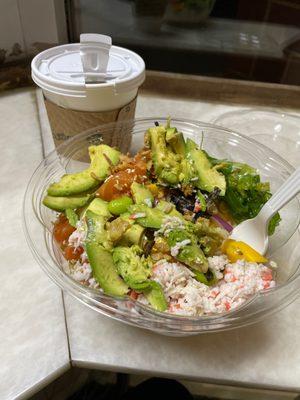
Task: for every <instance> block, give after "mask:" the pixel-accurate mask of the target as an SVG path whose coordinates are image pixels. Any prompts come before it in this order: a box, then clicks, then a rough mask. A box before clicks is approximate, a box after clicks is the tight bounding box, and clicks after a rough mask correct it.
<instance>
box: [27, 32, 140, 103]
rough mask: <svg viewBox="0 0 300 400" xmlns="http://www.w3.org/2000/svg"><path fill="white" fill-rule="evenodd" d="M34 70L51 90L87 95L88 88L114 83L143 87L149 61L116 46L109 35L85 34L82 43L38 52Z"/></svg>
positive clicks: (129, 87)
mask: <svg viewBox="0 0 300 400" xmlns="http://www.w3.org/2000/svg"><path fill="white" fill-rule="evenodd" d="M31 74H32V79H33V81H34V82H35V83H36V84H37V85H38V86H40V87H41V88H42V89H44V90H47V91H49V92H51V93H55V94H60V95H63V96H72V97H73V96H75V97H85V96H86V90H87V89H95V90H97V89H98V90H99V89H100V88H101V87H107V86H111V87H113V88H114V90H115V92H116V93H124V92H128V91H131V90H133V89H135V88H137V87H139V86H140V85H141V84H142V83H143V81H144V80H145V63H144V61H143V59H142V58H141V57H140V56H139V55H138V54H136V53H134V52H133V51H131V50H128V49H124V48H122V47H117V46H112V45H111V38H110V37H109V36H105V35H98V34H82V35H80V43H74V44H66V45H62V46H57V47H52V48H50V49H48V50H45V51H43V52H41V53H39V54H38V55H37V56H35V57H34V59H33V60H32V63H31Z"/></svg>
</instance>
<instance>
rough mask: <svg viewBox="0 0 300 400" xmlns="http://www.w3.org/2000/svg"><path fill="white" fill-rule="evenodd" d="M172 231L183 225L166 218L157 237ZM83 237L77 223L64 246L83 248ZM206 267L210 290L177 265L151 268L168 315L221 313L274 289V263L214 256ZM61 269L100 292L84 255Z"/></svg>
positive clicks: (175, 251) (82, 228)
mask: <svg viewBox="0 0 300 400" xmlns="http://www.w3.org/2000/svg"><path fill="white" fill-rule="evenodd" d="M144 216H145V213H136V214H135V215H134V217H135V218H142V217H144ZM174 228H176V229H184V224H183V222H182V221H181V220H180V218H178V217H167V218H165V219H164V221H163V224H162V227H161V228H160V230H159V231H157V233H158V234H160V235H164V236H167V235H168V234H169V232H170V231H171V230H172V229H174ZM85 237H86V232H85V226H84V225H83V223H82V222H79V223H78V224H77V229H76V230H75V231H74V232H73V233H72V234H71V236H70V237H69V241H68V243H69V245H72V246H74V247H75V248H78V247H84V241H85ZM189 243H190V240H188V239H186V240H183V241H182V242H178V243H176V245H175V246H173V247H172V248H171V255H172V256H173V257H174V256H176V255H177V254H178V252H179V250H180V249H181V248H182V247H184V246H186V245H187V244H189ZM208 263H209V269H210V270H211V271H212V272H213V274H214V275H215V277H216V278H217V279H218V282H217V283H216V284H215V285H214V286H211V287H210V286H207V285H205V284H203V283H201V282H198V281H197V280H196V279H195V274H194V273H193V272H192V271H191V270H190V269H189V268H187V267H186V266H184V265H183V264H181V263H179V262H167V261H166V260H165V259H162V260H160V261H158V262H157V263H156V264H155V265H154V267H153V269H152V277H151V278H152V279H153V280H155V281H156V282H158V283H159V284H160V285H161V286H162V288H163V291H164V295H165V297H166V299H167V302H168V310H167V311H168V312H169V313H173V314H178V315H187V316H201V315H211V314H218V313H224V312H226V311H230V310H234V309H235V308H237V307H239V306H240V305H242V304H243V303H244V302H245V301H246V300H247V299H249V298H250V297H251V296H253V295H254V294H256V293H258V292H260V291H262V290H266V289H270V288H272V287H274V286H275V281H274V276H273V269H276V267H277V265H276V263H275V262H274V261H271V262H270V264H269V266H266V265H264V264H257V263H254V262H247V261H244V260H238V261H237V262H236V263H230V262H229V260H228V258H227V257H226V256H225V255H215V256H213V257H209V258H208ZM64 269H65V271H66V272H67V273H68V274H69V275H70V276H71V277H72V278H73V279H74V280H76V281H78V282H80V283H82V284H84V285H86V286H89V287H91V288H94V289H99V290H101V289H100V287H99V284H98V283H97V281H96V280H95V278H94V277H93V274H92V269H91V266H90V264H89V261H88V257H87V254H86V252H85V251H84V252H83V253H82V254H81V256H80V259H79V260H78V261H77V262H76V263H72V262H70V263H67V262H66V265H65V266H64ZM137 300H138V301H140V302H142V303H143V304H148V302H147V299H146V298H145V296H144V295H143V294H139V295H138V298H137Z"/></svg>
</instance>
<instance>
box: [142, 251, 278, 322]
mask: <svg viewBox="0 0 300 400" xmlns="http://www.w3.org/2000/svg"><path fill="white" fill-rule="evenodd" d="M208 261H209V267H210V269H211V270H212V271H213V272H214V273H215V274H219V275H218V279H220V280H219V282H218V283H217V284H216V285H214V286H212V287H209V286H207V285H205V284H203V283H200V282H198V281H197V280H196V279H194V274H193V272H192V271H190V270H189V269H188V268H187V267H185V266H184V265H182V264H180V263H177V262H176V263H169V262H166V261H161V262H159V263H157V264H156V265H155V266H154V268H153V275H152V279H154V280H155V281H156V282H158V283H160V284H161V286H162V287H163V290H164V294H165V296H166V298H167V301H168V303H169V308H168V312H170V313H174V314H180V315H190V316H196V315H210V314H218V313H223V312H226V311H230V310H233V309H235V308H236V307H238V306H240V305H241V304H243V303H244V302H245V301H246V300H247V299H249V298H250V297H251V296H253V295H254V294H255V293H258V292H260V291H261V290H264V289H269V288H272V287H274V286H275V281H274V278H273V272H272V270H271V269H270V268H269V267H267V266H265V265H263V264H257V263H252V262H247V261H244V260H239V261H237V262H236V263H230V262H229V260H228V259H227V258H226V256H224V255H220V256H214V257H209V258H208ZM140 300H142V301H143V302H145V300H144V299H143V295H140V296H139V301H140Z"/></svg>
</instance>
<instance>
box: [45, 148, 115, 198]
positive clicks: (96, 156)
mask: <svg viewBox="0 0 300 400" xmlns="http://www.w3.org/2000/svg"><path fill="white" fill-rule="evenodd" d="M89 155H90V159H91V164H90V166H89V168H87V169H85V170H84V171H81V172H77V173H74V174H66V175H63V176H62V177H61V179H60V181H59V182H56V183H53V184H52V185H50V186H49V188H48V195H50V196H70V195H74V194H78V193H82V192H86V191H88V190H91V189H93V188H95V187H97V186H98V185H99V183H100V182H101V181H103V180H104V179H105V178H106V177H107V176H108V174H109V172H110V167H111V165H116V164H117V163H118V162H119V156H120V152H119V151H117V150H115V149H113V148H112V147H109V146H107V145H105V144H100V145H99V146H90V147H89Z"/></svg>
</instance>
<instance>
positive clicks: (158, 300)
mask: <svg viewBox="0 0 300 400" xmlns="http://www.w3.org/2000/svg"><path fill="white" fill-rule="evenodd" d="M143 293H144V295H145V297H146V299H147V300H148V301H149V303H150V304H151V306H152V307H153V308H154V309H155V310H157V311H166V309H167V308H168V303H167V301H166V298H165V295H164V292H163V290H162V287H161V286H160V284H159V283H158V282H155V281H150V286H149V288H148V289H146V290H144V292H143Z"/></svg>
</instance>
